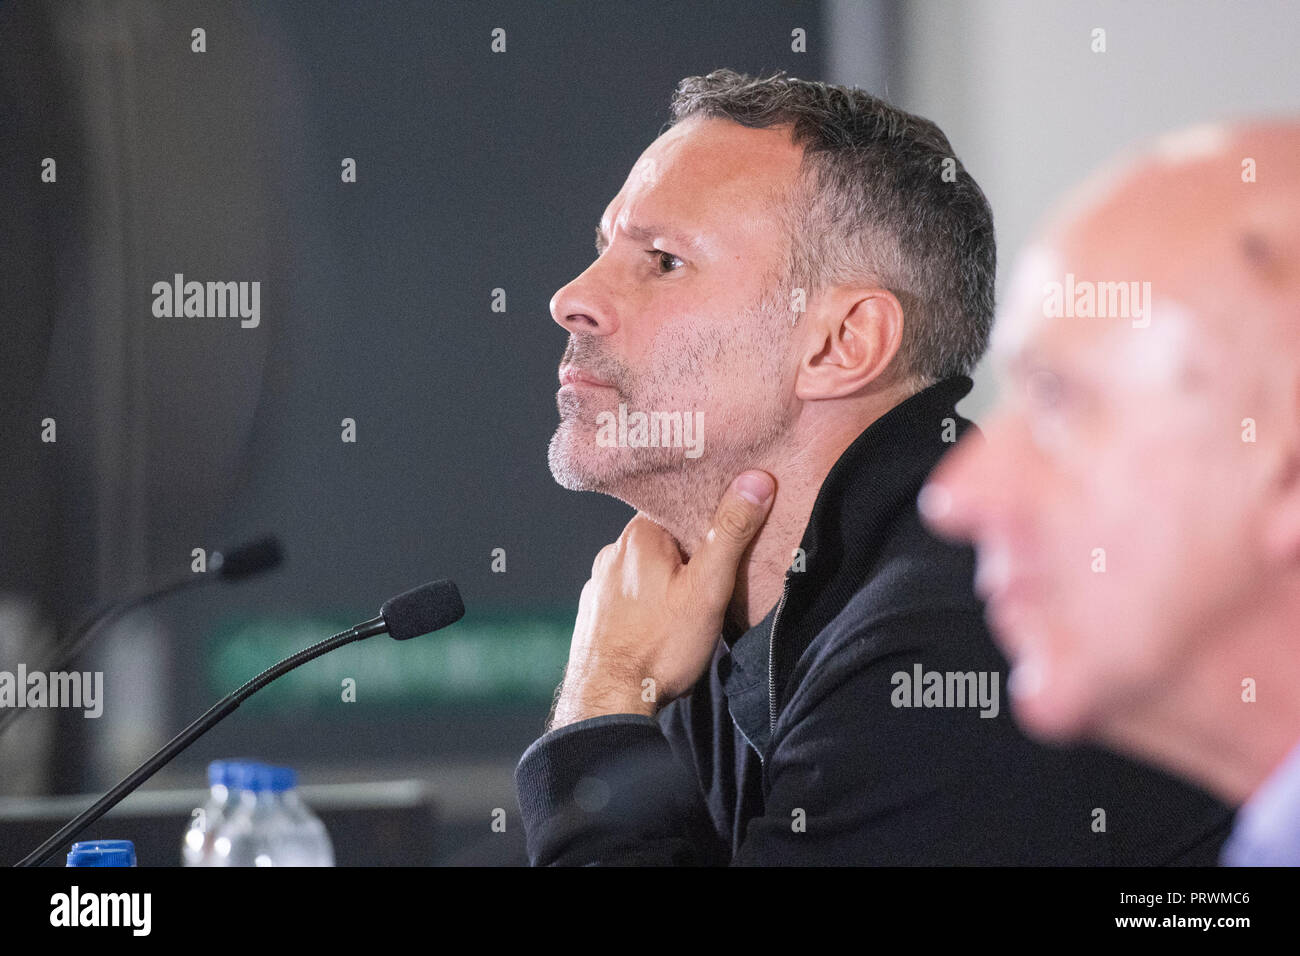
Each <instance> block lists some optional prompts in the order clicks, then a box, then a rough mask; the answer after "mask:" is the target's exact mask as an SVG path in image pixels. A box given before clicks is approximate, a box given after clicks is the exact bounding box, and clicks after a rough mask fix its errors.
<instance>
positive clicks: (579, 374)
mask: <svg viewBox="0 0 1300 956" xmlns="http://www.w3.org/2000/svg"><path fill="white" fill-rule="evenodd" d="M560 387H561V388H613V387H614V386H613V385H611V384H610V383H609V382H606V381H605V380H604V379H601V378H598V377H597V376H595V375H592V374H591V373H590V372H587V371H584V370H583V369H580V368H578V367H577V366H574V365H563V366H561V367H560Z"/></svg>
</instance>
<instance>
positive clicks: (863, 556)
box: [718, 375, 972, 755]
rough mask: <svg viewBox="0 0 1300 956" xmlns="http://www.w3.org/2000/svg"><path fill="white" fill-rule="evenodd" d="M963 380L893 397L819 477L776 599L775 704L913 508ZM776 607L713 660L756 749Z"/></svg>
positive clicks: (765, 725)
mask: <svg viewBox="0 0 1300 956" xmlns="http://www.w3.org/2000/svg"><path fill="white" fill-rule="evenodd" d="M971 384H972V383H971V380H970V378H969V377H967V376H965V375H958V376H954V377H952V378H948V379H944V380H943V381H940V382H936V383H935V384H934V385H931V386H929V387H928V388H925V389H922V390H921V391H919V392H917V393H916V394H914V395H912V396H910V397H908V398H907V399H905V400H904V401H902V402H900V403H899V404H898V405H896V406H894V407H893V408H892V409H890V410H889V411H888V412H886V413H885V414H884V415H882V416H881V417H880V418H878V419H876V421H874V422H873V423H872V424H871V425H869V426H868V427H867V428H866V430H864V431H863V432H862V434H860V435H859V436H858V437H857V438H856V439H854V441H853V444H851V445H850V446H849V447H848V448H847V449H846V450H845V452H844V453H843V454H842V455H841V456H840V458H839V460H838V461H836V463H835V465H834V466H833V467H832V468H831V470H830V473H829V474H827V476H826V480H825V481H823V482H822V486H821V490H820V491H819V492H818V493H817V500H816V502H815V503H814V504H813V509H812V513H811V515H810V516H809V519H808V525H807V527H806V529H805V530H804V534H803V538H802V540H801V541H800V545H799V546H800V548H801V549H802V555H803V569H802V570H799V567H800V560H799V557H798V556H796V558H795V561H794V564H793V565H792V567H791V570H790V571H787V573H786V596H785V602H784V604H783V605H782V604H778V606H777V607H779V608H780V618H779V621H778V622H777V626H778V627H779V632H778V634H777V636H776V647H775V651H776V660H775V665H774V666H775V670H776V678H777V679H776V688H777V694H778V701H777V703H778V706H779V704H780V703H781V700H780V694H781V690H782V688H783V686H784V680H785V678H786V677H788V675H789V674H790V672H791V670H792V669H793V667H794V665H795V663H796V662H797V661H798V659H799V656H800V655H801V654H802V653H803V652H804V650H806V649H807V647H808V645H809V644H811V643H812V641H813V639H814V638H815V637H816V636H817V634H818V633H819V632H820V631H821V630H822V629H823V628H825V627H826V625H827V624H829V623H830V622H831V621H832V620H833V619H834V618H835V616H836V615H838V614H839V613H840V611H842V610H843V609H844V606H845V605H846V604H848V602H849V601H850V600H851V599H852V597H853V595H854V594H856V593H857V592H858V591H859V590H860V589H861V588H862V586H863V584H864V583H865V582H866V580H867V577H868V575H869V573H870V571H871V568H872V566H873V565H874V563H875V561H876V559H877V558H878V556H879V554H880V551H881V548H882V547H883V545H884V544H885V542H886V540H887V539H888V537H889V534H890V531H891V527H892V526H893V524H894V523H895V522H896V521H897V520H898V519H899V517H900V516H901V515H903V514H906V513H907V512H909V511H910V510H911V509H914V508H915V506H916V495H917V492H918V491H919V490H920V487H921V485H922V483H923V482H924V480H925V477H926V475H928V474H929V473H930V471H931V470H932V469H933V468H934V466H935V465H936V464H937V463H938V461H939V458H940V457H942V455H943V454H944V453H945V452H947V451H949V450H950V449H951V448H952V442H953V440H954V439H955V438H956V437H960V435H961V434H962V432H964V431H965V430H966V428H968V427H970V424H971V423H970V422H969V421H967V420H966V419H965V418H962V417H961V416H960V415H958V414H957V411H956V407H955V406H956V404H957V402H958V401H960V400H961V399H962V398H963V397H964V396H965V395H966V394H967V393H968V392H969V391H970V390H971ZM949 419H951V422H949V421H947V420H949ZM776 610H777V608H776V607H774V608H773V609H772V610H771V611H769V612H768V613H767V615H766V616H765V617H764V618H763V620H762V621H760V622H759V623H758V624H755V625H754V626H753V627H751V628H750V629H749V630H748V631H745V632H744V633H743V634H742V635H740V636H739V637H738V638H736V639H735V640H734V641H730V642H728V643H729V645H730V647H729V650H727V651H723V652H722V653H721V657H720V659H719V662H718V668H719V678H720V679H721V680H722V683H723V688H724V689H725V691H726V693H727V700H728V707H729V709H730V711H731V716H732V719H733V720H734V721H735V723H736V726H737V727H738V728H740V731H741V733H743V734H744V735H745V738H746V739H747V740H748V741H749V742H750V744H752V745H753V746H754V748H755V750H757V751H758V753H759V754H760V755H763V754H766V752H767V746H768V743H769V740H770V736H771V733H770V731H771V727H770V722H769V705H770V701H769V696H770V695H769V686H768V685H769V677H768V667H769V661H768V650H769V637H770V635H771V629H772V622H773V618H774V616H775V614H776Z"/></svg>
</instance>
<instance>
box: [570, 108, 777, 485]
mask: <svg viewBox="0 0 1300 956" xmlns="http://www.w3.org/2000/svg"><path fill="white" fill-rule="evenodd" d="M801 153H802V150H801V149H800V148H799V147H796V146H794V145H792V144H791V143H790V141H789V134H788V132H787V131H785V130H781V129H770V130H754V129H748V128H746V127H743V126H740V125H738V124H734V123H731V122H729V121H725V120H716V119H708V120H699V119H692V120H687V121H686V122H684V123H682V124H679V125H678V126H676V127H673V128H672V129H670V130H669V131H668V132H666V133H665V134H664V135H662V136H661V137H659V139H657V140H656V141H655V142H654V143H653V144H651V146H650V147H649V148H648V149H647V150H646V151H645V153H644V154H643V155H642V156H641V158H640V160H639V161H638V162H637V164H636V165H635V166H634V167H633V169H632V172H631V173H630V175H629V176H628V178H627V181H626V182H625V183H624V185H623V188H622V189H621V190H620V191H619V193H618V195H617V196H615V197H614V199H613V200H612V201H611V202H610V204H609V206H608V207H607V208H606V210H605V213H604V215H603V216H602V217H601V221H600V223H599V226H598V229H597V232H598V236H597V253H598V255H597V258H596V260H595V261H594V262H593V263H592V264H591V265H590V266H589V267H588V268H587V270H586V271H585V272H583V273H582V274H581V275H580V276H578V277H577V278H576V279H574V280H573V281H572V282H570V283H569V284H568V285H566V286H564V288H562V289H560V290H559V291H558V292H557V293H556V294H555V296H554V297H553V298H552V300H551V315H552V317H553V318H554V319H555V321H556V322H557V323H559V324H560V325H561V326H562V327H563V328H564V329H566V330H567V331H568V332H569V333H570V338H569V343H568V347H567V348H566V349H565V353H564V357H563V359H562V360H561V363H560V377H561V383H562V385H561V388H560V390H559V393H558V395H557V398H556V401H557V405H558V406H559V411H560V425H559V428H558V429H557V431H556V432H555V435H554V437H553V438H552V440H551V447H550V465H551V471H552V473H553V474H554V476H555V479H556V481H557V482H559V483H560V484H561V485H563V486H564V487H566V488H573V489H583V490H598V491H604V492H607V493H609V494H614V495H617V496H618V497H621V498H624V500H628V501H629V502H631V503H633V504H634V505H636V506H637V507H643V508H644V505H643V504H642V502H643V500H644V499H645V498H646V497H647V495H649V496H651V497H653V493H654V489H655V488H656V487H657V485H658V484H661V483H662V478H663V477H664V476H665V475H666V474H668V473H678V475H679V476H680V474H681V473H682V472H683V471H685V470H688V469H701V468H702V469H711V470H716V471H719V472H721V471H726V470H728V469H730V468H732V467H733V466H738V467H739V468H744V467H748V466H749V465H751V464H752V461H749V460H746V459H747V458H750V457H753V456H754V454H755V453H756V452H758V451H760V450H761V449H762V448H764V447H767V446H769V445H770V443H771V442H772V441H773V440H774V439H775V437H776V436H778V435H779V434H781V432H782V431H783V430H784V429H785V427H786V425H787V420H788V415H789V408H790V402H791V388H792V385H791V381H790V379H791V378H792V376H791V375H790V374H789V373H788V372H787V370H786V364H787V363H786V362H785V358H786V350H787V347H788V345H789V341H790V325H791V323H790V317H791V314H792V313H791V312H790V311H789V302H788V300H787V299H786V295H787V293H786V292H785V291H784V290H782V289H780V288H777V287H776V284H777V282H778V281H779V279H780V278H781V275H780V271H781V266H782V264H783V262H784V257H785V254H786V250H787V246H788V240H789V237H788V236H787V235H786V234H785V233H784V231H783V230H782V228H781V227H780V224H779V222H778V220H777V217H776V212H775V211H774V209H773V207H772V197H781V198H784V197H786V196H787V195H788V190H789V189H790V188H791V187H792V186H793V185H794V183H795V180H796V174H797V171H798V166H799V162H800V159H801ZM790 371H792V369H791V370H790ZM620 404H622V405H624V406H625V410H626V413H627V414H628V416H629V417H630V416H631V415H633V414H634V413H644V414H646V415H647V416H649V415H652V414H654V413H660V414H661V415H664V416H667V417H668V418H669V419H670V420H671V419H672V418H673V416H680V417H681V419H682V421H683V427H684V428H685V426H687V425H689V426H691V427H693V428H694V430H695V431H694V433H693V438H694V440H695V442H696V445H697V447H696V448H694V449H692V448H687V447H685V446H684V444H685V443H684V442H683V446H681V447H663V444H662V442H661V443H660V447H648V446H644V445H642V444H641V443H639V442H638V441H637V435H636V433H635V432H633V431H631V430H630V429H629V430H628V432H627V436H626V437H627V440H626V442H625V443H623V444H611V443H610V441H609V438H610V437H611V435H612V434H614V433H616V432H617V429H614V430H613V431H611V429H610V428H609V427H608V423H609V422H611V421H615V422H617V421H618V419H619V417H620V409H619V406H620ZM630 420H631V422H632V423H635V419H630ZM602 423H603V424H604V425H605V426H606V428H605V431H604V432H603V439H602V432H601V427H602ZM660 437H662V434H661V436H660ZM688 452H689V453H691V454H688ZM730 477H731V475H730V474H728V477H727V480H730Z"/></svg>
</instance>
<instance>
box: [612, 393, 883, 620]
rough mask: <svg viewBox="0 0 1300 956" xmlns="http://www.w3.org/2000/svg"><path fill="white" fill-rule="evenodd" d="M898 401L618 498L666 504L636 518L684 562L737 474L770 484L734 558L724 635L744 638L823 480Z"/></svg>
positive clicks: (771, 601) (780, 577)
mask: <svg viewBox="0 0 1300 956" xmlns="http://www.w3.org/2000/svg"><path fill="white" fill-rule="evenodd" d="M898 401H901V398H898V397H897V396H893V395H890V396H889V397H888V399H887V400H879V401H877V402H876V403H875V406H873V407H872V409H871V411H869V412H866V413H864V409H863V408H862V407H859V408H857V409H856V414H855V415H852V416H843V417H840V418H837V419H835V420H833V421H827V420H826V419H824V418H823V420H821V421H818V422H812V421H808V420H803V421H796V422H795V427H793V428H791V429H790V431H789V432H788V433H787V435H786V437H785V438H783V439H782V440H781V441H780V442H778V443H777V444H776V445H774V446H773V447H771V448H769V449H767V450H766V451H764V452H763V453H762V454H760V455H758V456H757V457H756V458H754V459H750V460H746V461H744V462H743V463H740V464H738V465H736V466H734V467H732V466H729V467H728V470H725V471H723V470H717V469H710V470H709V471H708V472H707V473H705V472H704V471H703V470H700V471H693V472H690V473H687V472H686V471H680V472H674V473H673V475H672V478H671V481H672V484H673V487H671V488H666V487H665V486H664V481H665V476H664V475H663V474H658V475H655V476H653V478H650V479H647V480H648V481H651V480H652V481H653V482H654V488H653V489H651V488H645V489H641V491H642V492H643V493H640V494H636V493H631V492H629V493H627V494H620V495H619V497H620V498H622V499H623V500H624V501H628V502H633V503H634V502H638V501H640V502H650V501H656V502H663V503H665V504H666V503H668V502H671V503H672V504H671V506H670V507H669V506H665V507H663V508H658V509H652V508H649V507H641V509H640V510H641V511H642V512H643V513H644V514H645V515H646V516H647V517H649V518H651V519H652V520H654V521H655V522H657V523H658V524H660V525H662V526H663V527H664V528H665V529H666V530H667V531H668V532H669V533H670V534H671V535H672V536H673V537H674V538H676V539H677V542H678V544H679V545H680V546H681V549H682V551H683V552H684V553H685V554H686V555H687V557H689V556H690V555H691V554H693V553H694V551H695V549H696V548H697V547H698V546H699V543H700V541H702V540H703V538H704V535H705V534H707V533H708V530H709V527H710V525H711V524H712V522H713V518H714V514H715V512H716V510H717V507H718V503H719V502H720V501H721V500H722V495H723V492H725V491H726V489H727V487H728V485H730V484H731V481H732V479H734V478H735V477H736V475H737V474H739V473H740V472H741V471H744V470H746V469H749V468H758V469H761V470H763V471H766V472H767V473H768V474H770V475H772V477H773V478H775V479H776V496H775V498H774V499H773V501H772V509H771V511H770V512H769V513H768V517H767V520H766V521H765V522H764V523H763V527H762V528H761V529H759V532H758V534H757V535H756V536H755V537H754V540H753V541H752V542H751V544H750V546H749V548H747V549H746V551H745V553H744V555H743V556H742V557H741V560H740V566H739V568H738V570H737V575H736V588H735V591H734V592H733V593H732V598H731V604H730V605H729V607H728V611H727V621H728V623H729V624H730V625H731V626H732V627H734V628H739V629H740V630H748V629H749V628H751V627H753V626H754V625H755V624H757V623H758V622H759V621H761V620H762V619H763V618H764V617H765V616H766V615H767V612H768V611H770V610H771V609H772V608H773V607H775V606H776V603H777V601H779V600H780V598H781V592H782V589H783V587H784V584H785V574H786V571H787V570H788V569H789V567H790V564H791V562H792V560H793V558H794V552H795V549H796V548H798V547H799V543H800V542H801V541H802V540H803V535H804V532H805V530H806V529H807V527H808V519H809V518H810V517H811V515H812V509H813V505H814V504H816V501H817V494H818V492H820V491H821V487H822V483H823V482H824V481H825V480H826V476H827V474H829V473H830V470H831V468H832V467H833V466H834V465H835V463H836V462H837V461H838V460H839V459H840V456H841V455H843V454H844V451H845V449H847V448H848V447H849V445H851V444H852V443H853V441H854V440H855V439H856V438H857V437H858V436H859V435H860V434H862V431H863V429H865V428H866V427H867V426H868V425H869V424H870V423H871V422H873V421H875V420H876V419H877V418H879V417H880V416H881V415H883V414H884V413H885V412H887V411H889V409H890V408H892V407H893V406H894V405H896V404H898ZM634 506H635V505H634Z"/></svg>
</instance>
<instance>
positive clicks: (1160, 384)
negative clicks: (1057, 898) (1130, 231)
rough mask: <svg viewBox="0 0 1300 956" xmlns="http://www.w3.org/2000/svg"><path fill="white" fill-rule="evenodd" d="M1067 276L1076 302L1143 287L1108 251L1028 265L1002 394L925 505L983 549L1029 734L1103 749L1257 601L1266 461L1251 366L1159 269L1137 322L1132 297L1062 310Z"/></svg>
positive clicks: (999, 348)
mask: <svg viewBox="0 0 1300 956" xmlns="http://www.w3.org/2000/svg"><path fill="white" fill-rule="evenodd" d="M1067 273H1073V275H1074V283H1073V284H1074V286H1075V291H1076V296H1077V295H1078V294H1079V292H1078V290H1079V288H1080V286H1079V283H1080V282H1083V281H1094V282H1101V281H1111V280H1142V279H1143V278H1144V277H1143V276H1142V275H1140V274H1134V273H1133V271H1132V270H1131V269H1130V270H1124V269H1123V267H1122V265H1121V262H1120V261H1117V260H1113V259H1107V258H1103V259H1100V260H1098V259H1091V260H1090V259H1089V258H1088V257H1086V256H1074V255H1072V254H1071V255H1069V256H1067V257H1065V258H1062V257H1060V256H1059V255H1057V254H1055V253H1049V252H1046V251H1043V252H1039V253H1037V254H1031V255H1030V256H1028V257H1026V259H1025V260H1023V262H1022V266H1021V268H1020V270H1019V272H1018V274H1017V276H1016V278H1015V281H1014V282H1013V288H1012V289H1011V293H1010V296H1009V301H1008V303H1007V308H1006V310H1005V311H1004V313H1003V314H1002V315H1001V316H1000V317H999V321H998V324H997V330H996V332H995V337H994V354H995V355H996V356H997V357H998V358H999V359H1000V361H1001V364H1003V366H1004V369H1005V373H1004V394H1003V401H1002V404H1001V406H1000V407H999V408H998V409H997V411H996V413H995V414H994V415H993V417H991V418H990V419H989V421H988V423H987V425H986V427H985V433H986V436H987V442H978V441H971V442H965V443H963V444H961V445H960V446H959V447H958V448H957V449H955V450H954V452H953V453H952V454H950V455H949V457H948V458H947V459H945V460H944V462H942V463H941V465H940V466H939V468H938V469H937V470H936V472H935V474H934V475H933V476H932V478H931V482H930V488H928V489H927V491H926V492H925V493H924V494H923V498H922V507H923V510H924V511H925V512H926V513H927V515H928V516H930V517H931V520H932V523H933V524H934V525H935V526H936V527H937V529H938V530H940V531H942V532H945V533H948V534H950V535H953V536H956V537H959V538H964V539H968V540H973V541H974V542H975V545H976V549H977V555H978V571H977V575H976V588H977V591H979V592H980V594H981V596H983V597H984V598H985V599H986V600H987V602H988V607H987V610H988V614H989V619H990V623H991V625H992V627H993V630H994V633H995V634H996V636H997V637H998V639H999V641H1000V643H1001V645H1002V647H1003V649H1004V650H1005V651H1006V652H1007V654H1008V657H1009V658H1010V659H1011V661H1012V663H1013V667H1014V670H1013V676H1012V685H1011V689H1012V693H1013V695H1014V697H1015V707H1016V712H1017V715H1018V717H1019V718H1020V720H1021V721H1022V723H1023V724H1025V725H1026V726H1027V728H1028V729H1030V730H1031V731H1033V732H1035V733H1037V734H1038V735H1040V736H1045V737H1056V738H1069V737H1076V736H1080V735H1088V736H1097V737H1102V738H1105V737H1106V736H1107V734H1106V727H1107V726H1108V725H1109V724H1110V723H1111V722H1112V721H1113V720H1114V719H1116V718H1119V717H1121V716H1124V715H1129V714H1131V713H1133V712H1134V711H1140V710H1141V709H1142V708H1143V706H1144V705H1145V703H1146V699H1147V698H1148V697H1150V695H1152V694H1155V693H1158V692H1159V687H1160V682H1161V679H1162V675H1167V674H1168V673H1169V670H1170V669H1171V668H1173V667H1176V666H1177V664H1178V663H1179V658H1180V657H1181V656H1183V655H1184V654H1185V653H1186V652H1187V651H1188V650H1189V649H1190V648H1191V647H1192V646H1193V645H1195V644H1196V643H1197V642H1199V641H1202V640H1204V639H1205V638H1207V637H1213V636H1215V635H1216V633H1222V631H1223V630H1224V629H1225V628H1227V627H1228V626H1229V624H1230V620H1231V617H1232V614H1233V609H1234V608H1239V607H1241V606H1242V604H1243V602H1245V601H1249V599H1250V594H1251V592H1252V587H1253V584H1252V577H1253V576H1254V575H1255V574H1256V573H1257V572H1258V571H1259V564H1258V560H1259V558H1258V557H1257V556H1258V555H1259V548H1258V539H1259V536H1260V529H1259V527H1258V518H1257V514H1256V512H1255V510H1254V509H1252V506H1251V502H1252V500H1254V499H1256V498H1258V494H1257V492H1258V488H1254V487H1253V486H1252V483H1254V482H1256V481H1257V480H1258V475H1259V474H1261V472H1262V469H1260V468H1259V467H1257V466H1256V464H1255V459H1253V458H1252V456H1256V457H1258V455H1259V453H1260V450H1259V447H1258V446H1257V445H1254V444H1250V443H1248V442H1245V441H1243V440H1242V439H1243V435H1242V432H1243V429H1242V419H1243V418H1247V417H1250V416H1251V414H1252V401H1251V400H1250V399H1249V398H1248V397H1247V396H1248V395H1249V393H1250V388H1249V386H1248V384H1247V383H1246V382H1244V381H1243V366H1245V372H1246V373H1247V374H1248V373H1249V367H1248V364H1249V363H1245V362H1244V361H1243V359H1242V357H1241V356H1240V355H1239V354H1236V353H1235V351H1234V345H1233V343H1232V341H1230V340H1228V339H1223V340H1216V339H1214V338H1212V337H1211V334H1210V333H1209V332H1208V331H1207V330H1206V329H1207V323H1204V322H1198V321H1195V318H1196V317H1194V316H1193V314H1192V313H1191V311H1190V309H1189V307H1187V306H1186V305H1184V304H1182V303H1180V302H1178V301H1177V300H1176V299H1174V298H1172V297H1170V296H1168V295H1162V281H1161V280H1162V278H1164V279H1168V274H1164V275H1149V276H1147V277H1145V278H1147V279H1148V280H1154V281H1152V293H1151V299H1150V300H1149V301H1148V302H1147V303H1146V306H1147V308H1148V309H1149V310H1150V311H1149V312H1148V313H1147V315H1146V317H1143V316H1142V315H1141V314H1140V312H1139V311H1138V309H1135V308H1133V307H1132V305H1133V303H1130V309H1129V310H1128V313H1127V314H1124V315H1120V316H1113V317H1108V318H1100V317H1083V316H1079V315H1077V314H1076V315H1073V316H1071V315H1069V314H1066V315H1061V314H1060V312H1061V310H1060V308H1059V307H1058V306H1059V303H1058V302H1054V301H1052V296H1051V294H1050V293H1049V291H1048V290H1049V289H1053V290H1054V288H1055V287H1052V286H1049V283H1058V284H1060V286H1066V285H1067V282H1068V281H1069V280H1067ZM1171 285H1172V286H1173V287H1175V288H1176V287H1178V285H1177V284H1173V283H1170V282H1167V281H1166V282H1165V283H1164V284H1163V287H1164V288H1169V287H1171ZM1184 287H1185V286H1184ZM1130 292H1136V293H1137V294H1138V295H1142V294H1143V290H1142V288H1141V285H1140V282H1139V285H1138V286H1137V287H1136V288H1134V287H1130ZM1135 301H1139V300H1135ZM1076 302H1077V299H1076ZM1198 305H1200V303H1198ZM1074 311H1075V312H1076V313H1077V312H1078V311H1080V310H1077V309H1076V310H1074ZM1210 327H1213V326H1212V324H1211V326H1210ZM1255 407H1257V406H1255ZM1256 580H1258V578H1256ZM1239 691H1240V688H1237V687H1225V688H1222V692H1223V693H1225V694H1236V693H1239Z"/></svg>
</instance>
